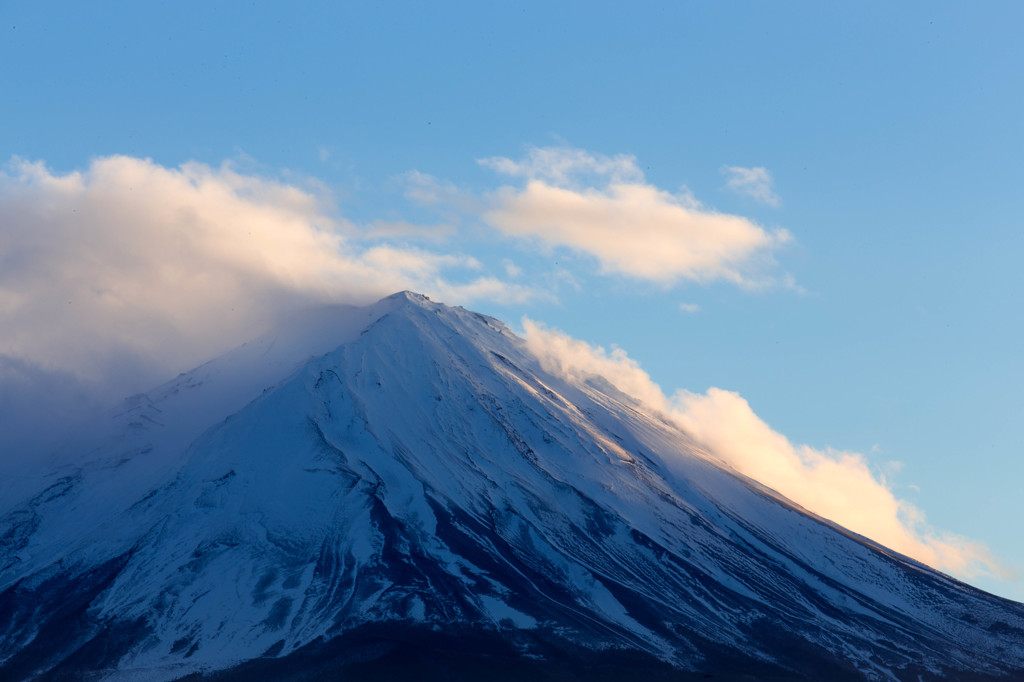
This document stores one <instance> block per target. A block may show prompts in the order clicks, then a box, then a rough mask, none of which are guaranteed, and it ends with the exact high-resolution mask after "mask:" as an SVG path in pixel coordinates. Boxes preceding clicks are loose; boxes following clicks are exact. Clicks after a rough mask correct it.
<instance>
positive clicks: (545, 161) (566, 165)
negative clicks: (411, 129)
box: [478, 147, 644, 187]
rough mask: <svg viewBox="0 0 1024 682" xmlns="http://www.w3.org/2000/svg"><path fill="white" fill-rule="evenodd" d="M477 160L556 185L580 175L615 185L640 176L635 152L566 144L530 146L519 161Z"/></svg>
mask: <svg viewBox="0 0 1024 682" xmlns="http://www.w3.org/2000/svg"><path fill="white" fill-rule="evenodd" d="M478 163H480V165H482V166H486V167H487V168H491V169H493V170H496V171H498V172H499V173H502V174H504V175H512V176H516V177H522V178H527V179H529V180H542V181H544V182H547V183H550V184H552V185H555V186H556V187H571V186H574V185H576V184H577V183H578V182H579V180H580V179H584V178H607V179H608V181H610V182H611V183H612V184H615V185H621V184H635V183H642V182H643V180H644V174H643V173H642V172H641V171H640V169H639V167H637V165H636V157H635V156H632V155H629V154H618V155H616V156H604V155H601V154H591V153H590V152H588V151H585V150H583V149H571V148H568V147H531V148H530V149H529V150H528V151H527V153H526V158H524V159H522V160H520V161H513V160H511V159H506V158H504V157H501V156H494V157H491V158H489V159H480V160H479V161H478Z"/></svg>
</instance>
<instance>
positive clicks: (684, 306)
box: [679, 303, 700, 313]
mask: <svg viewBox="0 0 1024 682" xmlns="http://www.w3.org/2000/svg"><path fill="white" fill-rule="evenodd" d="M679 309H680V310H682V311H683V312H684V313H698V312H700V306H699V305H697V304H696V303H680V304H679Z"/></svg>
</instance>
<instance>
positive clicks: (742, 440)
mask: <svg viewBox="0 0 1024 682" xmlns="http://www.w3.org/2000/svg"><path fill="white" fill-rule="evenodd" d="M523 326H524V329H525V330H526V342H527V345H528V347H529V348H530V350H531V351H532V352H533V353H534V354H535V355H536V356H537V357H538V359H539V360H540V362H541V364H542V366H543V367H544V368H545V369H546V370H548V371H550V372H553V373H557V374H560V375H563V376H568V377H572V378H576V379H586V378H588V377H592V376H600V377H604V378H605V379H607V380H608V381H610V382H611V383H612V384H613V385H614V386H615V387H616V388H618V389H619V390H620V391H622V392H623V393H626V394H627V395H630V396H632V397H633V398H635V399H636V400H638V401H640V402H641V403H644V404H645V405H647V406H648V407H649V408H651V409H653V410H655V411H657V412H659V413H661V414H663V415H665V416H666V417H668V418H669V419H671V420H673V421H675V422H676V423H677V424H678V425H679V426H680V427H681V428H682V429H683V430H685V431H686V432H687V433H689V434H690V436H691V437H693V438H694V439H695V440H697V441H698V442H700V443H701V444H703V445H704V446H705V447H706V448H707V449H708V450H709V451H710V452H711V453H713V454H714V455H716V456H718V457H719V458H721V459H722V460H723V461H724V462H725V463H727V464H728V465H730V466H732V467H733V468H734V469H735V470H736V471H738V472H739V473H741V474H744V475H746V476H749V477H750V478H753V479H755V480H757V481H759V482H761V483H763V484H764V485H766V486H768V487H770V488H773V489H774V490H776V491H778V492H779V493H781V494H782V495H784V496H785V497H787V498H789V499H790V500H792V501H794V502H796V503H797V504H799V505H801V506H802V507H804V508H805V509H807V510H809V511H811V512H814V513H815V514H818V515H820V516H822V517H824V518H827V519H830V520H832V521H834V522H836V523H838V524H839V525H841V526H844V527H845V528H848V529H849V530H851V531H854V532H856V533H859V534H861V535H864V536H865V537H868V538H871V539H872V540H875V541H876V542H879V543H880V544H882V545H885V546H887V547H889V548H891V549H894V550H896V551H898V552H901V553H903V554H906V555H908V556H910V557H913V558H915V559H917V560H919V561H921V562H923V563H925V564H928V565H930V566H934V567H936V568H940V569H943V570H947V571H950V572H952V573H955V574H958V575H961V576H964V577H970V576H976V575H978V574H980V573H990V574H998V575H1004V576H1005V575H1006V571H1005V569H1004V568H1003V567H1002V566H1001V565H1000V564H999V562H997V561H996V560H995V559H994V558H993V557H992V556H991V555H990V553H989V552H988V550H987V549H986V548H985V547H984V546H983V545H981V544H979V543H976V542H972V541H970V540H968V539H966V538H962V537H959V536H956V535H952V534H948V533H942V532H940V531H937V530H936V529H934V528H932V527H930V526H929V525H928V524H927V523H926V522H925V518H924V514H923V513H922V512H921V511H920V510H919V509H917V508H916V507H914V506H913V505H912V504H910V503H909V502H907V501H905V500H901V499H899V498H898V497H897V496H896V495H895V494H894V493H893V491H892V489H891V488H890V487H889V485H888V484H887V482H886V480H885V479H884V478H883V477H882V476H881V475H878V474H876V473H874V472H873V471H872V469H871V467H870V466H869V464H868V461H867V459H866V458H865V457H864V456H863V455H860V454H858V453H854V452H843V451H834V450H819V449H815V448H812V447H809V446H806V445H794V444H792V443H790V441H789V440H788V439H787V438H786V437H785V436H783V435H782V434H780V433H778V432H776V431H774V430H772V428H771V427H770V426H769V425H768V424H766V423H765V422H764V421H763V420H762V419H761V418H760V417H758V416H757V415H756V414H755V413H754V411H753V410H752V409H751V407H750V405H749V404H748V403H747V401H746V400H744V399H743V397H742V396H740V395H739V394H737V393H733V392H730V391H724V390H722V389H718V388H711V389H709V390H708V391H707V393H704V394H698V393H690V392H687V391H679V392H677V393H676V394H675V395H674V396H673V397H672V398H668V397H666V395H665V393H664V392H663V391H662V389H661V388H660V387H659V386H658V385H657V384H656V383H655V382H654V381H652V380H651V378H650V376H649V375H648V374H647V373H646V372H645V371H644V370H643V369H642V368H641V367H640V365H639V364H638V363H637V362H636V361H635V360H633V359H632V358H630V357H629V356H628V355H627V354H626V353H625V352H624V351H623V350H622V349H618V348H616V349H613V350H612V351H611V352H608V351H605V350H604V349H603V348H600V347H596V348H595V347H593V346H590V345H589V344H587V343H585V342H583V341H580V340H578V339H574V338H572V337H569V336H568V335H566V334H563V333H561V332H558V331H554V330H550V329H546V328H545V327H543V326H542V325H539V324H537V323H535V322H533V321H531V320H528V319H524V320H523Z"/></svg>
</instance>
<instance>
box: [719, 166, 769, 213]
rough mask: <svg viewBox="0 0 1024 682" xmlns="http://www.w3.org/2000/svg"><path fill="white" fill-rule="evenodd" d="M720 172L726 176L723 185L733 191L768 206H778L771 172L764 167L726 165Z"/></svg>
mask: <svg viewBox="0 0 1024 682" xmlns="http://www.w3.org/2000/svg"><path fill="white" fill-rule="evenodd" d="M722 173H723V174H724V175H725V177H726V183H725V186H726V187H727V188H729V189H730V190H732V191H733V192H736V193H737V194H742V195H743V196H747V197H750V198H751V199H754V200H755V201H759V202H761V203H762V204H767V205H769V206H778V205H779V204H780V203H781V199H779V195H778V194H776V193H775V190H774V188H773V184H774V183H773V181H772V174H771V173H769V172H768V170H767V169H766V168H763V167H761V166H756V167H754V168H744V167H743V166H726V167H724V168H722Z"/></svg>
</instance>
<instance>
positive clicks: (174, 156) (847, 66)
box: [0, 0, 1024, 600]
mask: <svg viewBox="0 0 1024 682" xmlns="http://www.w3.org/2000/svg"><path fill="white" fill-rule="evenodd" d="M289 5H290V6H287V7H286V6H285V3H273V4H271V3H264V2H216V3H210V2H202V3H199V2H175V3H163V2H161V3H155V2H154V3H128V2H123V3H107V2H97V3H71V2H53V3H42V2H23V1H20V0H8V1H7V2H4V3H2V4H0V36H2V37H0V64H3V65H4V66H3V67H0V158H3V159H4V160H5V161H6V162H7V165H6V168H5V170H4V171H3V172H2V173H0V356H2V357H3V358H5V362H6V365H5V367H6V369H5V370H4V371H0V391H5V392H6V393H7V396H2V395H0V408H3V407H4V406H5V405H6V406H7V407H9V408H11V405H12V404H13V403H15V402H18V401H16V400H15V399H14V397H13V396H14V394H15V391H16V390H17V391H19V392H20V391H25V392H26V393H27V394H31V393H32V388H31V386H30V384H31V383H32V382H33V381H35V382H36V384H37V385H38V386H43V385H45V386H59V385H61V384H60V382H59V381H57V383H53V382H54V381H56V380H55V379H54V377H57V378H58V379H59V378H61V377H63V378H64V379H67V378H68V377H73V378H74V382H78V383H75V385H76V386H78V387H79V388H81V387H82V386H85V387H86V388H83V389H82V390H86V389H88V390H92V389H91V388H89V387H93V388H95V386H97V385H99V384H101V383H103V382H104V381H108V380H109V382H108V383H111V384H112V385H114V386H116V387H117V388H118V390H120V389H121V388H125V389H129V388H130V389H132V390H142V389H144V388H146V386H135V385H133V384H132V381H139V382H141V381H153V382H155V381H157V380H158V379H164V378H169V377H170V376H173V375H174V374H176V373H177V372H179V371H184V370H186V369H189V368H190V367H191V366H192V365H193V364H196V363H198V362H200V361H202V360H203V359H206V358H207V357H209V356H211V355H213V354H215V353H217V352H220V351H221V350H224V348H225V347H226V345H230V344H233V343H238V342H240V341H242V340H244V338H245V334H248V333H249V332H250V331H251V330H252V329H255V328H257V327H258V326H259V325H260V324H261V323H263V322H266V321H268V320H270V319H272V318H273V317H274V315H275V314H276V313H277V311H280V310H284V309H286V308H287V307H288V306H290V305H295V304H298V303H302V302H308V301H310V300H314V299H315V300H362V299H367V298H370V297H372V296H375V295H376V294H377V293H378V292H379V291H385V290H386V289H388V288H389V287H391V286H392V285H394V286H396V287H397V286H412V287H416V288H421V289H424V290H426V292H427V293H430V294H432V295H435V296H438V297H440V298H442V300H445V301H446V302H450V303H459V304H464V305H467V306H469V307H472V308H474V309H477V310H480V311H482V312H486V313H490V314H493V315H495V316H497V317H500V318H502V319H504V320H506V321H507V322H509V323H510V324H511V325H512V326H513V327H517V328H520V327H521V326H522V325H523V324H524V323H523V322H521V320H522V318H523V317H524V316H528V317H529V318H530V319H531V320H537V321H540V322H542V323H544V324H546V325H548V326H549V327H551V328H557V329H559V330H562V331H563V332H565V333H567V334H569V335H571V336H572V337H575V338H576V339H581V340H583V341H586V342H587V343H589V344H590V345H591V346H601V347H603V348H605V349H607V350H608V351H609V352H611V351H612V349H613V348H614V347H618V348H620V349H623V350H624V351H625V352H626V353H628V356H629V357H630V358H632V359H633V360H634V361H636V362H638V363H639V364H640V365H641V366H642V367H643V369H644V370H646V372H647V373H648V374H649V375H650V377H651V378H652V379H653V380H654V381H655V382H657V384H659V385H660V387H661V389H662V390H663V391H664V393H665V394H668V395H671V394H672V393H673V392H675V391H676V390H677V389H684V390H687V391H692V392H694V395H704V392H705V391H708V389H710V388H711V387H717V388H719V389H724V390H725V391H729V392H734V393H736V394H738V395H739V396H742V398H743V399H745V400H746V401H747V403H749V406H750V408H751V409H752V410H753V412H755V413H756V414H757V416H758V417H759V418H760V419H761V420H763V421H764V422H765V423H767V424H768V425H770V427H771V428H772V429H774V431H775V432H778V433H780V434H784V435H785V437H786V438H788V440H789V441H790V442H791V443H794V444H807V445H809V446H811V447H812V448H815V449H816V450H817V451H820V452H825V453H828V452H829V450H830V449H832V450H834V451H843V452H854V453H859V454H860V458H861V461H863V462H864V463H866V465H867V466H868V467H869V468H870V469H871V470H872V471H873V472H874V474H875V476H876V478H877V479H878V480H882V479H884V482H885V485H886V486H887V487H888V489H889V490H891V491H892V493H893V494H894V495H895V496H896V497H897V498H899V499H901V500H904V501H906V502H908V503H910V504H912V505H913V506H914V507H915V508H916V509H918V510H921V511H922V512H923V513H924V514H926V515H927V520H928V523H929V524H930V527H931V528H933V529H937V530H936V532H938V533H953V534H956V535H959V536H964V537H966V538H969V539H971V540H973V541H977V542H980V543H983V544H984V545H986V546H987V547H988V549H989V551H990V552H991V553H992V555H994V556H995V557H996V558H997V559H998V560H999V561H1000V562H1001V563H1002V564H1003V565H1004V566H1005V567H1007V568H1008V569H1009V571H1004V572H1003V574H1002V575H1001V576H999V575H984V574H982V575H978V576H976V577H974V578H972V581H973V582H975V583H976V584H978V585H979V586H981V587H984V588H986V589H989V590H991V591H994V592H996V593H998V594H1002V595H1004V596H1010V597H1012V598H1015V599H1018V600H1024V585H1022V583H1021V581H1020V579H1019V578H1014V577H1012V576H1011V575H1010V573H1012V572H1013V571H1016V572H1018V573H1019V572H1020V570H1021V567H1024V542H1021V535H1020V527H1021V518H1022V515H1024V514H1022V512H1024V502H1022V500H1024V497H1022V495H1021V493H1020V484H1021V481H1022V480H1024V458H1022V455H1024V435H1022V433H1021V430H1020V426H1021V425H1022V424H1024V393H1022V390H1021V389H1022V388H1024V354H1022V352H1021V348H1022V346H1024V338H1022V337H1024V333H1022V332H1024V316H1022V304H1021V300H1020V297H1021V292H1022V291H1024V268H1022V267H1021V266H1020V264H1019V261H1020V258H1021V256H1022V255H1024V230H1022V229H1021V228H1022V221H1024V220H1022V219H1024V192H1022V191H1021V189H1020V186H1021V180H1022V178H1024V172H1022V169H1021V159H1022V158H1024V125H1022V123H1021V121H1022V120H1024V76H1022V74H1024V41H1021V40H1020V27H1021V26H1022V25H1024V6H1022V5H1021V4H1020V3H1017V2H986V3H965V2H957V3H953V2H934V1H929V2H902V3H889V2H859V3H818V2H778V3H738V2H735V3H734V2H716V3H710V2H678V3H630V6H629V7H628V8H627V7H626V5H625V3H604V2H593V1H588V2H561V3H533V2H506V3H479V2H474V3H470V2H465V3H411V2H408V3H368V2H364V3H346V4H342V3H333V2H322V3H321V2H316V3H315V2H305V3H298V4H297V6H296V4H295V3H289ZM112 157H113V158H112ZM184 164H191V165H188V166H183V165H184ZM183 168H184V170H183ZM75 173H77V175H75ZM140 196H141V198H140ZM183 207H184V208H183ZM79 211H82V213H81V214H79ZM80 215H84V216H85V217H81V218H79V217H78V216H80ZM147 216H153V221H152V224H150V222H149V221H148V219H147ZM218 217H219V218H218ZM218 219H220V220H221V223H218V224H220V225H221V227H218V228H217V229H216V230H214V229H212V228H210V227H209V225H208V224H207V223H208V222H209V223H210V224H212V223H213V222H216V221H217V220H218ZM261 221H263V222H261ZM197 225H199V226H200V228H196V226H197ZM250 225H254V226H256V227H254V228H253V231H258V232H259V234H257V236H253V234H254V232H253V231H250V230H249V226H250ZM257 228H258V230H257ZM218 230H219V231H218ZM296 234H298V235H299V236H298V237H296V236H295V235H296ZM709 234H710V235H712V237H706V235H709ZM282 235H286V236H285V237H283V236H282ZM248 240H252V242H251V243H250V241H248ZM268 245H270V246H268ZM325 250H326V251H331V250H334V251H337V252H339V253H342V254H343V255H344V257H343V258H341V257H337V256H336V255H335V254H333V253H330V254H327V255H318V254H322V252H324V251H325ZM126 263H129V265H125V264H126ZM132 263H136V264H144V265H145V267H143V266H142V265H139V266H138V267H135V266H133V265H131V264H132ZM164 265H166V266H167V267H166V268H164V267H163V266H164ZM191 266H194V268H195V269H197V270H199V271H201V272H202V274H203V278H202V280H201V281H200V280H197V279H196V277H195V273H194V272H193V271H191V270H190V267H191ZM110 273H115V274H116V276H114V275H110ZM225 273H227V274H225ZM108 276H109V277H108ZM99 279H103V282H102V285H101V284H98V283H97V282H98V281H99ZM174 292H177V293H174ZM210 292H212V294H210ZM385 293H386V291H385ZM207 294H210V295H207ZM73 298H74V299H75V302H74V303H73V302H72V301H71V299H73ZM65 299H68V300H67V302H65ZM86 299H89V301H86ZM199 299H202V300H201V301H200V300H199ZM58 302H59V304H60V305H57V303H58ZM61 306H65V307H61ZM75 306H77V307H75ZM90 306H91V307H90ZM72 307H74V309H75V310H76V311H78V312H77V313H69V312H68V311H69V310H71V309H72ZM242 308H245V312H243V313H240V312H238V310H241V309H242ZM268 311H269V312H268ZM233 316H237V319H236V317H233ZM220 324H226V325H227V326H228V327H230V329H228V331H224V332H221V331H220V328H219V327H218V325H220ZM232 325H233V326H232ZM169 330H170V331H169ZM172 331H173V333H171V332H172ZM176 335H178V336H181V338H179V337H178V336H176ZM186 336H187V337H189V338H193V340H192V341H189V340H188V339H186V338H185V337H186ZM172 337H173V341H174V346H173V348H171V347H168V346H166V344H167V343H168V339H171V338H172ZM195 338H199V339H200V340H198V341H196V340H194V339H195ZM161 344H164V345H161ZM125 348H128V349H129V350H130V353H129V354H128V356H125V355H124V353H123V352H122V351H124V349H125ZM172 351H173V352H172ZM124 357H130V362H128V365H129V367H128V368H127V369H126V368H125V363H124V362H121V364H118V363H117V362H115V361H114V360H112V359H111V358H122V359H123V358H124ZM616 357H618V358H619V360H621V359H622V358H621V353H620V354H619V355H618V356H616ZM189 363H191V364H189ZM12 367H14V368H15V369H16V370H17V371H15V370H14V369H11V368H12ZM83 367H84V368H85V369H82V368H83ZM0 369H4V368H3V367H0ZM115 374H119V376H117V377H113V375H115ZM125 376H128V378H125ZM12 377H14V378H13V379H12ZM111 377H113V378H111ZM68 381H71V379H68ZM47 382H50V383H47ZM39 390H42V389H39ZM21 402H25V401H21ZM28 402H29V403H31V401H28ZM11 409H14V408H11ZM0 417H2V415H0ZM40 419H43V416H41V417H40ZM2 423H3V420H2V418H0V424H2ZM24 423H28V422H24ZM833 454H834V453H833ZM7 456H11V455H7ZM865 504H867V502H865Z"/></svg>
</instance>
